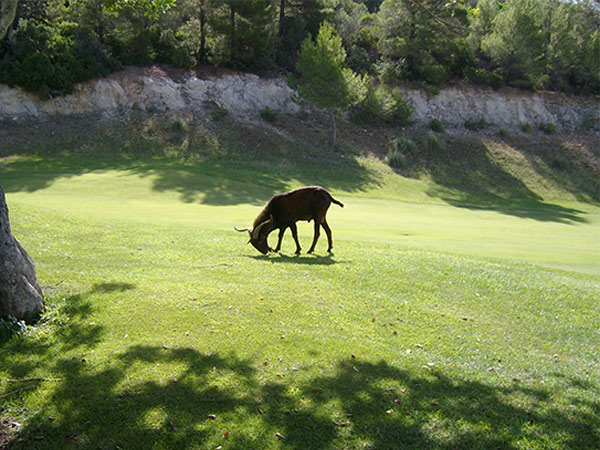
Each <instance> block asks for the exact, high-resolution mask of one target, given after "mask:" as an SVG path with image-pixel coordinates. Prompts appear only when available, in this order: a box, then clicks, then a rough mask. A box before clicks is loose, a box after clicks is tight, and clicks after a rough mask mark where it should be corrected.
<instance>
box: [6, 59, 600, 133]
mask: <svg viewBox="0 0 600 450" xmlns="http://www.w3.org/2000/svg"><path fill="white" fill-rule="evenodd" d="M402 90H403V93H404V96H405V99H406V101H407V102H408V103H409V104H410V105H411V106H412V107H413V115H412V117H411V119H412V120H413V121H414V122H416V123H417V124H423V123H427V122H428V121H429V120H431V119H434V118H435V119H439V120H441V121H442V122H443V123H444V124H446V125H447V126H449V127H463V126H464V125H465V122H467V121H479V120H483V121H485V122H486V123H488V124H491V125H495V126H498V127H505V128H516V127H519V126H520V125H522V124H529V125H531V126H535V125H538V124H541V123H544V124H550V123H552V124H554V125H555V126H556V127H557V129H558V130H559V131H573V130H576V129H578V128H580V127H582V125H583V124H584V123H585V124H586V125H587V126H588V127H589V125H590V122H591V123H593V122H594V119H595V123H596V126H598V116H599V111H600V101H599V100H598V98H597V97H592V98H590V97H575V96H568V95H564V94H557V93H525V92H521V91H516V90H503V91H493V90H491V89H486V88H475V87H468V86H466V87H448V88H445V89H442V90H441V91H440V93H439V94H438V95H435V96H430V95H428V94H427V93H426V92H425V91H423V90H419V89H412V88H403V89H402ZM293 93H294V92H293V90H292V89H291V88H290V87H289V86H288V85H287V84H286V82H285V81H284V80H283V79H281V78H274V79H265V78H260V77H258V76H256V75H252V74H247V73H232V72H228V73H227V72H226V73H211V74H207V75H198V74H197V73H195V72H185V71H182V70H179V71H178V70H171V69H163V68H160V67H157V66H153V67H148V68H127V69H125V70H123V71H121V72H117V73H115V74H112V75H110V76H109V77H107V78H103V79H98V80H94V81H90V82H87V83H84V84H81V85H78V86H77V87H76V89H75V92H74V93H73V94H71V95H67V96H64V97H59V98H55V99H48V100H44V101H41V100H39V99H37V98H36V97H35V96H33V95H31V94H28V93H26V92H24V91H22V90H20V89H12V88H9V87H7V86H3V85H0V118H5V119H6V118H10V119H14V120H19V119H21V118H42V117H45V116H52V115H70V114H85V113H103V114H106V115H111V116H118V115H121V114H127V113H128V112H131V111H134V110H142V111H149V112H163V113H164V112H192V113H197V114H202V113H205V112H206V104H207V103H215V104H217V105H219V106H220V107H222V108H225V109H227V110H228V111H229V113H230V114H231V115H232V116H235V117H239V118H243V119H256V118H257V117H258V113H259V111H260V110H261V109H263V108H265V107H267V106H268V107H269V108H271V109H273V110H275V111H278V112H281V113H297V112H298V111H299V110H300V107H299V106H298V105H297V104H295V103H294V102H293V101H292V99H291V96H292V94H293ZM590 118H592V120H591V121H590ZM597 131H598V130H597Z"/></svg>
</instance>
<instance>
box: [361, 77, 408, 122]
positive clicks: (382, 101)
mask: <svg viewBox="0 0 600 450" xmlns="http://www.w3.org/2000/svg"><path fill="white" fill-rule="evenodd" d="M411 114H412V107H411V106H410V105H408V103H406V101H405V100H404V98H403V97H402V93H401V92H400V90H399V89H397V88H389V87H388V86H386V85H384V84H381V85H379V86H378V87H377V88H375V87H374V86H372V85H369V87H368V88H367V93H366V95H365V98H364V99H363V101H362V102H361V103H359V104H358V105H357V106H356V107H355V108H354V109H353V111H352V119H353V120H354V121H355V122H358V123H387V124H393V125H406V124H407V123H408V122H409V119H410V116H411Z"/></svg>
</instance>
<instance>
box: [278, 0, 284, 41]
mask: <svg viewBox="0 0 600 450" xmlns="http://www.w3.org/2000/svg"><path fill="white" fill-rule="evenodd" d="M284 21H285V0H281V1H280V3H279V39H281V38H282V37H283V32H284V29H283V23H284Z"/></svg>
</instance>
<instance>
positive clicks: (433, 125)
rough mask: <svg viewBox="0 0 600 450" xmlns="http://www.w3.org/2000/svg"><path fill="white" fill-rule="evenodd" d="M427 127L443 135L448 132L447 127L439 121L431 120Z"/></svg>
mask: <svg viewBox="0 0 600 450" xmlns="http://www.w3.org/2000/svg"><path fill="white" fill-rule="evenodd" d="M427 127H428V128H429V129H430V130H432V131H435V132H437V133H443V132H444V131H446V127H445V126H444V124H443V123H442V121H441V120H439V119H431V120H430V121H429V123H428V124H427Z"/></svg>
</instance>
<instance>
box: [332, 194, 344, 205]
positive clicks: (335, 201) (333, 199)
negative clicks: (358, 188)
mask: <svg viewBox="0 0 600 450" xmlns="http://www.w3.org/2000/svg"><path fill="white" fill-rule="evenodd" d="M329 198H331V201H332V202H333V203H335V204H336V205H340V206H341V207H342V208H343V207H344V204H343V203H342V202H339V201H337V200H336V199H335V198H333V197H332V196H331V194H330V195H329Z"/></svg>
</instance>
